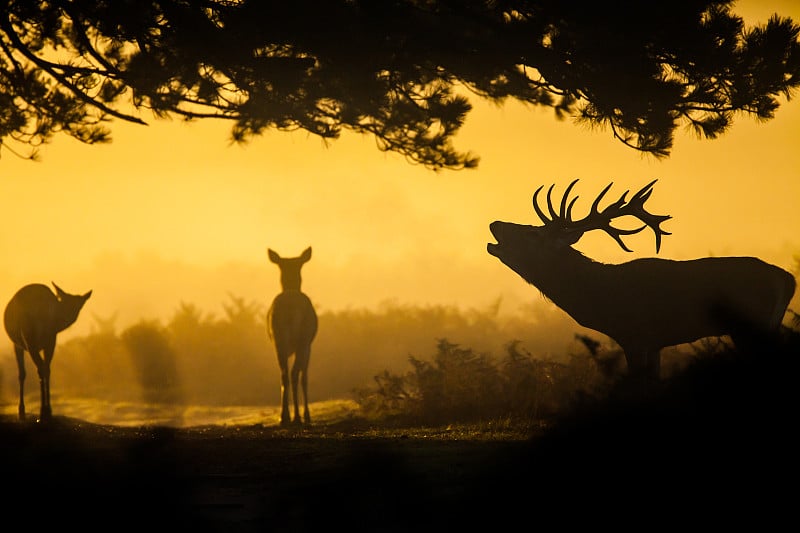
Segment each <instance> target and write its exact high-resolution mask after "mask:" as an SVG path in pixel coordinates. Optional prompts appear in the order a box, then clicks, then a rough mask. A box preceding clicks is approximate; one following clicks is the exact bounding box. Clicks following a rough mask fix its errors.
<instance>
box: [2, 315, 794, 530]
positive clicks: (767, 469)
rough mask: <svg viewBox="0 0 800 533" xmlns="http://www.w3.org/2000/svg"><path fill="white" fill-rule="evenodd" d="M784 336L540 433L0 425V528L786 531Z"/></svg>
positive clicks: (607, 394)
mask: <svg viewBox="0 0 800 533" xmlns="http://www.w3.org/2000/svg"><path fill="white" fill-rule="evenodd" d="M784 333H785V335H784V338H783V340H782V342H781V343H780V345H778V346H771V347H764V348H763V350H759V352H758V353H740V352H737V351H736V350H733V349H729V348H724V347H723V349H720V350H717V353H714V354H713V355H709V356H707V357H698V358H696V359H694V360H693V361H692V362H691V363H690V364H689V365H687V366H686V367H685V368H683V369H682V370H681V371H679V372H676V373H675V374H673V375H671V376H670V377H668V378H667V379H665V380H664V381H663V383H661V384H659V385H657V386H656V385H653V386H651V387H648V388H647V389H646V390H642V389H641V387H633V386H631V384H630V383H627V382H626V380H625V379H624V378H620V379H617V380H615V381H613V382H609V383H608V386H607V387H606V388H602V389H597V391H596V392H595V393H586V394H582V395H581V394H578V395H576V396H575V398H574V399H575V401H574V402H573V403H572V404H571V406H570V408H569V409H564V410H563V411H562V412H560V413H557V414H556V415H555V416H553V417H552V418H550V419H549V423H548V424H534V423H527V424H526V423H525V422H524V418H523V417H518V418H516V419H514V420H512V419H507V420H505V421H492V422H489V421H484V422H471V423H463V424H451V425H449V426H448V425H437V426H426V425H424V424H423V425H418V426H412V425H409V424H405V423H402V421H401V420H400V419H399V418H398V417H390V418H387V419H386V422H385V423H381V422H380V421H379V420H378V419H376V418H372V419H370V418H368V417H364V418H357V419H356V418H354V419H350V420H345V421H341V422H338V423H335V424H330V425H322V426H311V427H309V428H289V429H282V428H279V427H277V426H276V427H265V426H261V425H256V426H246V427H222V426H214V427H194V428H188V429H174V428H165V427H141V428H120V427H116V426H99V425H93V424H88V423H85V422H83V421H80V420H75V419H69V418H63V417H59V416H58V415H57V416H56V417H55V419H54V420H53V421H52V423H49V424H40V423H36V422H33V421H29V422H19V421H17V420H16V419H15V418H10V417H6V418H4V419H2V420H0V471H2V473H3V478H4V486H5V487H4V488H5V490H4V494H5V495H4V497H3V502H4V504H3V507H4V512H3V520H4V521H6V522H7V523H8V524H10V523H12V521H13V522H16V523H19V521H22V522H24V523H26V524H28V525H29V526H35V527H36V528H37V529H41V528H42V527H53V526H64V527H68V528H70V529H72V528H80V529H82V530H87V529H91V530H99V529H102V530H112V531H119V530H130V531H145V530H153V529H156V530H165V529H168V528H172V527H180V528H181V530H182V531H191V530H195V531H312V530H324V529H325V528H334V529H337V530H338V529H344V530H348V531H409V530H414V531H425V530H435V531H453V530H457V529H466V530H475V529H481V528H484V527H487V528H490V529H492V530H494V529H496V528H498V527H504V526H509V525H515V526H519V527H520V528H524V529H529V530H534V529H538V528H541V527H548V528H551V527H559V529H563V528H570V527H574V526H577V525H580V526H584V527H592V528H597V527H602V526H614V527H617V528H618V527H636V528H637V529H645V530H650V529H652V528H658V527H659V526H660V527H669V526H680V527H686V525H687V524H688V523H691V524H693V525H697V526H701V525H706V526H709V525H714V526H715V528H716V529H719V528H721V527H725V526H729V525H738V526H740V527H748V525H749V526H756V527H758V528H759V529H760V530H770V529H776V526H777V524H781V523H783V522H785V521H787V520H792V521H793V520H794V513H795V509H796V503H795V491H794V489H793V486H794V483H795V480H796V479H797V475H798V459H797V457H798V452H797V451H798V449H800V448H799V447H798V444H800V442H798V441H799V440H800V439H798V437H797V431H796V422H797V405H798V401H797V391H798V387H797V376H798V366H799V365H798V356H800V334H798V333H797V332H796V331H794V330H790V329H787V330H786V331H785V332H784ZM444 347H445V348H447V347H448V345H446V344H445V346H444ZM450 348H453V347H452V345H450ZM430 364H431V365H432V366H433V367H436V363H435V362H432V363H430ZM422 366H423V367H425V365H422ZM423 370H430V368H427V367H425V368H423ZM420 375H424V372H423V373H422V374H420ZM401 381H402V380H401ZM373 414H374V413H373ZM542 420H543V419H542ZM689 521H690V522H689ZM788 523H791V522H788Z"/></svg>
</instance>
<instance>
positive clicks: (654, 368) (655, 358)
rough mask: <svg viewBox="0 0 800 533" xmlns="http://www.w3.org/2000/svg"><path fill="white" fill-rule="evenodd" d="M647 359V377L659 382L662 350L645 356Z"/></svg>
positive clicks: (652, 351) (653, 351)
mask: <svg viewBox="0 0 800 533" xmlns="http://www.w3.org/2000/svg"><path fill="white" fill-rule="evenodd" d="M645 357H646V359H647V363H646V364H647V368H646V372H647V377H648V378H649V379H652V380H656V381H658V380H659V379H661V350H651V351H649V352H647V353H646V354H645Z"/></svg>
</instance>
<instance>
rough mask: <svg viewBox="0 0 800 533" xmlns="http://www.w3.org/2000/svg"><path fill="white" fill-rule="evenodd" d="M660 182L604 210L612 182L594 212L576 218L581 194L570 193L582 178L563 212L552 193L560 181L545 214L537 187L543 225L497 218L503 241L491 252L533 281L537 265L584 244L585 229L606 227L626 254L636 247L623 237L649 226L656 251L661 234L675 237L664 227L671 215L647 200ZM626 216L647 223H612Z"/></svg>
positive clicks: (494, 232)
mask: <svg viewBox="0 0 800 533" xmlns="http://www.w3.org/2000/svg"><path fill="white" fill-rule="evenodd" d="M656 181H657V180H653V181H651V182H650V183H648V184H647V185H645V186H644V187H642V188H641V189H640V190H639V191H638V192H637V193H636V194H634V195H633V196H632V197H631V198H630V200H628V194H629V192H630V191H625V192H624V193H623V194H622V196H620V198H619V199H618V200H617V201H616V202H612V203H611V204H609V205H608V206H606V207H605V208H603V209H600V208H599V206H600V202H601V201H602V200H603V197H604V196H605V195H606V193H607V192H608V191H609V189H611V186H612V185H613V183H609V184H608V185H607V186H606V187H605V188H604V189H603V190H602V191H601V192H600V194H599V195H598V196H597V198H595V200H594V202H593V203H592V206H591V208H590V210H589V214H588V215H586V216H585V217H584V218H581V219H579V220H573V219H572V209H573V206H574V205H575V202H576V201H577V200H578V196H575V197H574V198H572V199H570V197H569V195H570V192H571V191H572V188H573V187H574V186H575V184H576V183H577V182H578V180H577V179H576V180H573V181H572V183H570V184H569V186H568V187H567V189H566V191H565V192H564V195H563V196H562V198H561V202H560V206H559V210H558V211H556V210H555V208H554V206H553V200H552V193H553V187H554V185H551V186H550V188H549V189H548V190H547V199H546V202H547V211H548V213H549V216H548V215H547V214H545V212H544V211H543V210H542V208H541V207H540V206H539V201H538V196H539V193H540V192H541V191H542V188H543V186H541V187H539V188H538V189H536V192H534V194H533V208H534V210H535V211H536V214H537V215H538V216H539V218H540V219H541V220H542V222H543V225H542V226H529V225H524V224H514V223H512V222H501V221H499V220H498V221H495V222H492V223H491V224H490V225H489V229H490V231H491V232H492V235H493V236H494V238H495V239H497V243H496V244H495V243H489V244H488V245H487V248H486V249H487V251H488V252H489V253H490V254H491V255H493V256H495V257H497V258H498V259H500V260H501V261H502V262H503V263H504V264H506V265H507V266H508V267H509V268H511V269H512V270H514V271H515V272H517V273H518V274H520V275H522V276H523V277H524V278H526V279H529V278H530V274H531V271H532V269H536V267H537V265H539V264H549V261H548V260H549V259H552V260H555V259H557V258H558V257H560V256H561V255H563V253H564V252H565V251H566V250H568V249H569V248H570V247H571V245H573V244H575V243H576V242H578V240H579V239H580V238H581V236H583V234H584V233H586V232H587V231H591V230H602V231H604V232H606V233H607V234H608V235H610V236H611V237H612V238H613V239H614V240H615V241H616V242H617V244H619V245H620V247H622V249H623V250H625V251H626V252H630V251H631V250H630V249H629V248H628V247H627V246H626V245H625V242H623V240H622V237H623V236H625V235H633V234H635V233H639V232H641V231H642V230H644V229H646V228H650V229H652V230H653V233H654V234H655V238H656V253H658V251H659V249H660V248H661V236H662V235H669V232H666V231H664V230H663V229H661V227H660V225H661V223H662V222H664V221H665V220H668V219H669V218H671V217H670V216H669V215H654V214H651V213H648V212H647V211H646V210H645V208H644V203H645V202H646V201H647V199H648V198H650V195H651V194H652V193H653V185H654V184H655V182H656ZM622 217H634V218H636V219H638V220H640V221H641V222H643V223H644V225H642V226H641V227H637V228H634V229H622V228H618V227H614V226H612V224H611V222H612V221H613V220H614V219H617V218H622Z"/></svg>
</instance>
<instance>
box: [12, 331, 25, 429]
mask: <svg viewBox="0 0 800 533" xmlns="http://www.w3.org/2000/svg"><path fill="white" fill-rule="evenodd" d="M14 355H15V356H16V357H17V370H18V375H19V419H20V420H24V419H25V350H24V349H22V348H20V347H19V346H17V345H16V344H15V345H14Z"/></svg>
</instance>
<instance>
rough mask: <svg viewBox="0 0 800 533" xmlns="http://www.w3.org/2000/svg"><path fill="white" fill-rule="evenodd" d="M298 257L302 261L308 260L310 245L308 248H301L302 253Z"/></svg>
mask: <svg viewBox="0 0 800 533" xmlns="http://www.w3.org/2000/svg"><path fill="white" fill-rule="evenodd" d="M300 258H301V259H302V260H303V262H305V261H308V260H309V259H311V247H310V246H309V247H308V248H306V249H305V250H303V255H301V256H300Z"/></svg>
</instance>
